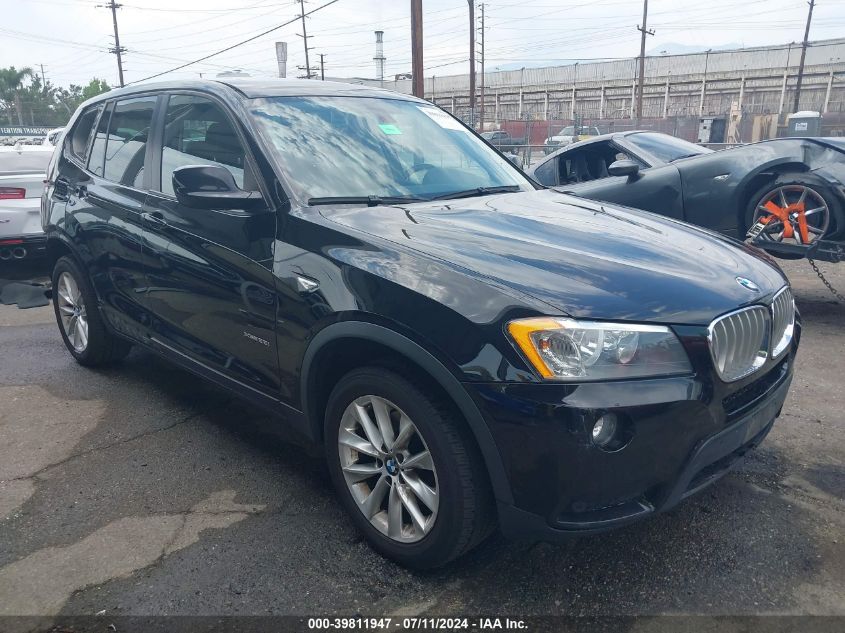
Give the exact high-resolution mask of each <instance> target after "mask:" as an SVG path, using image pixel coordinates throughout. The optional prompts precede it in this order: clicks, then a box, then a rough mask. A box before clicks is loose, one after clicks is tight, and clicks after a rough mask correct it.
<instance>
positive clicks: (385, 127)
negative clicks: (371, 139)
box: [378, 123, 402, 134]
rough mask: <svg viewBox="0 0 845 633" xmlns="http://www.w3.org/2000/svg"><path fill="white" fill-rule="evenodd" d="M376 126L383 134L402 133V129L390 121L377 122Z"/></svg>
mask: <svg viewBox="0 0 845 633" xmlns="http://www.w3.org/2000/svg"><path fill="white" fill-rule="evenodd" d="M378 126H379V127H380V128H381V131H382V132H384V133H385V134H402V130H400V129H399V128H398V127H396V126H395V125H393V124H392V123H379V124H378Z"/></svg>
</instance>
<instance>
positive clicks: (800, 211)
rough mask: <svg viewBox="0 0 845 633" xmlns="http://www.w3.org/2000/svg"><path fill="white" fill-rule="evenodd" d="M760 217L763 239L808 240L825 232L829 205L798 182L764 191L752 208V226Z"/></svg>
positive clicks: (806, 242)
mask: <svg viewBox="0 0 845 633" xmlns="http://www.w3.org/2000/svg"><path fill="white" fill-rule="evenodd" d="M760 221H762V222H763V223H764V224H765V226H764V228H763V230H762V232H761V233H760V237H761V238H762V239H765V240H768V241H773V242H783V241H784V240H788V239H792V240H794V241H795V242H797V243H798V244H811V243H812V242H814V241H815V240H817V239H818V238H820V237H821V236H822V235H824V234H825V233H826V232H827V229H828V227H829V225H830V208H829V207H828V206H827V203H826V202H825V201H824V198H822V196H821V195H820V194H819V193H818V192H817V191H816V190H815V189H813V188H811V187H807V186H805V185H801V184H795V185H784V186H782V187H777V188H775V189H773V190H772V191H770V192H769V193H767V194H766V195H765V196H763V198H762V199H761V200H760V202H759V203H758V204H757V207H756V209H755V210H754V220H753V222H752V223H751V225H752V226H754V225H755V224H757V222H760Z"/></svg>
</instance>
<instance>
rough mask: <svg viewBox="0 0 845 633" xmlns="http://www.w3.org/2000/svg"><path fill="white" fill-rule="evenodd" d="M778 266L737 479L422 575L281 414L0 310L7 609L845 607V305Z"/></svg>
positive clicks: (47, 319) (603, 611) (836, 274)
mask: <svg viewBox="0 0 845 633" xmlns="http://www.w3.org/2000/svg"><path fill="white" fill-rule="evenodd" d="M784 267H785V269H786V270H787V272H788V274H789V276H790V278H791V280H792V282H793V285H794V289H795V294H796V297H797V301H798V304H799V308H800V310H801V313H802V315H803V320H804V337H803V340H802V346H801V350H800V355H799V358H798V364H797V368H796V376H795V380H794V382H793V386H792V390H791V393H790V395H789V398H788V401H787V405H786V407H785V409H784V411H783V415H782V417H781V418H780V419H779V421H778V422H777V423H776V425H775V427H774V429H773V431H772V433H771V434H770V435H769V437H768V438H767V440H766V441H765V442H764V444H763V445H762V446H761V447H760V448H759V449H758V450H756V451H755V452H753V453H751V454H750V455H749V456H748V457H747V458H746V459H745V460H744V461H743V462H742V463H741V464H740V465H739V466H738V467H737V468H736V469H735V470H734V471H733V472H732V473H731V474H729V475H728V476H726V477H725V478H724V479H722V480H721V482H719V483H718V484H716V485H715V486H714V487H711V488H710V489H708V490H707V491H706V492H704V493H702V494H701V495H699V496H697V497H694V498H692V499H689V500H687V501H686V502H684V503H682V504H681V505H680V506H679V507H677V508H676V509H675V510H674V511H672V512H670V513H667V514H664V515H660V516H658V517H655V518H653V519H651V520H648V521H646V522H643V523H640V524H638V525H635V526H632V527H629V528H625V529H621V530H618V531H614V532H611V533H607V534H604V535H599V536H591V537H583V538H577V539H573V540H572V541H571V542H569V543H567V544H565V545H549V544H543V543H539V544H531V543H516V542H510V541H507V540H505V539H504V538H502V537H501V536H498V535H494V536H493V537H491V538H490V539H489V540H488V541H487V542H485V543H484V544H483V545H482V546H480V547H479V548H478V549H476V550H474V551H473V552H472V553H470V554H469V555H468V556H466V557H464V558H462V559H460V560H459V561H456V562H455V563H453V564H451V565H450V566H449V567H447V568H445V569H441V570H438V571H435V572H428V573H414V572H410V571H407V570H405V569H403V568H401V567H398V566H396V565H394V564H392V563H390V562H388V561H386V560H384V559H382V558H381V557H379V556H378V555H377V554H375V553H374V552H373V551H372V550H370V549H369V547H368V546H367V544H366V543H365V542H364V541H363V539H362V538H361V536H360V535H359V534H358V533H356V531H355V530H354V529H353V527H352V525H351V524H350V522H349V521H348V520H347V519H346V517H345V516H344V514H343V512H342V510H341V508H340V506H339V504H338V502H337V500H336V499H335V497H334V494H333V492H332V490H331V486H330V482H329V478H328V475H327V473H326V471H325V468H324V466H323V464H322V463H321V461H320V460H319V459H318V458H316V457H314V456H312V455H310V454H309V452H308V451H307V450H305V449H304V448H303V447H301V446H299V445H298V444H296V443H295V442H293V441H290V439H291V438H286V437H285V436H284V433H283V432H281V431H280V429H279V428H278V424H277V423H275V421H274V420H272V419H270V418H268V417H267V416H265V415H264V414H262V413H260V412H258V411H256V410H254V409H252V408H251V407H250V406H248V405H247V404H245V403H244V402H242V401H240V400H238V399H236V398H234V397H231V396H229V395H228V394H226V393H223V392H221V391H220V390H218V389H216V388H214V387H211V386H209V385H207V384H205V383H204V382H203V381H201V380H200V379H198V378H195V377H193V376H191V375H189V374H187V373H186V372H184V371H181V370H179V369H176V368H174V367H172V366H170V365H168V364H167V363H165V362H164V361H162V360H159V359H158V358H157V357H156V356H154V355H152V354H150V353H147V352H144V351H140V350H134V351H133V352H132V353H131V354H130V356H129V357H128V358H127V359H126V361H125V362H124V363H122V364H121V365H120V366H118V367H116V368H113V369H108V370H90V369H86V368H83V367H80V366H78V365H77V364H76V363H75V362H74V361H73V360H72V358H71V357H70V355H69V354H68V353H67V352H66V351H65V349H64V347H63V345H62V342H61V339H60V337H59V334H58V331H57V329H56V325H55V322H54V318H53V314H52V309H51V308H50V307H43V308H33V309H29V310H18V309H17V308H16V307H15V306H0V615H21V614H33V615H62V616H67V615H94V614H97V613H104V614H105V615H106V617H112V616H119V615H162V614H167V615H176V614H184V615H193V614H206V615H207V614H214V615H247V614H249V615H267V614H276V615H287V614H298V615H328V614H331V615H335V614H342V615H354V614H359V613H363V614H394V615H412V614H428V615H447V614H488V615H489V614H511V615H514V614H517V615H523V616H528V615H546V614H565V615H643V614H663V613H676V614H677V613H680V614H709V615H720V614H722V615H725V614H729V615H737V614H820V615H824V614H827V615H832V614H838V615H845V529H843V528H845V467H844V466H843V461H845V460H843V455H845V420H844V419H843V417H845V416H843V410H844V409H845V407H843V404H845V389H843V384H845V318H843V317H845V305H843V304H840V303H836V302H835V301H834V299H833V297H832V296H831V295H830V294H829V293H828V292H827V290H826V289H825V288H824V286H822V284H821V282H820V281H819V280H818V279H817V278H816V276H815V274H814V273H813V271H812V270H811V269H810V267H809V265H808V264H807V262H803V261H800V262H787V263H786V264H785V265H784ZM823 270H825V271H827V273H828V276H829V278H830V280H831V281H832V282H833V283H834V284H835V285H838V286H839V287H840V288H845V264H839V265H824V266H823ZM2 276H3V275H2V272H0V277H2ZM619 476H620V477H624V476H625V474H624V473H619ZM573 485H577V482H573Z"/></svg>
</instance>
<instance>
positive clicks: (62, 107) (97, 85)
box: [0, 66, 111, 126]
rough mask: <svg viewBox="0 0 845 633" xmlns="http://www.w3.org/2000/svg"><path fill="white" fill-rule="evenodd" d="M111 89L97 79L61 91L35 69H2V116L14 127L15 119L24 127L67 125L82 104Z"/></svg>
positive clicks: (0, 70) (12, 67)
mask: <svg viewBox="0 0 845 633" xmlns="http://www.w3.org/2000/svg"><path fill="white" fill-rule="evenodd" d="M26 79H29V81H28V82H26V81H25V80H26ZM108 90H111V88H110V86H109V85H108V84H107V83H106V82H105V81H104V80H102V79H98V78H97V77H94V78H93V79H91V81H89V82H88V83H87V84H86V85H84V86H77V85H74V84H71V85H70V87H68V88H60V87H58V86H54V85H53V84H52V83H50V81H49V80H45V78H43V77H41V76H39V75H37V74H35V73H34V72H33V71H32V69H31V68H21V69H16V68H15V67H14V66H10V67H9V68H0V116H2V117H4V118H5V119H6V121H7V122H8V123H9V124H10V125H11V124H14V120H15V119H16V120H17V124H18V125H21V126H22V125H25V124H29V125H33V126H39V125H43V126H59V125H64V124H65V123H66V122H67V120H68V119H69V118H70V116H71V115H72V114H73V113H74V111H75V110H76V108H77V107H79V104H81V103H82V102H83V101H86V100H88V99H90V98H92V97H95V96H97V95H98V94H101V93H103V92H107V91H108Z"/></svg>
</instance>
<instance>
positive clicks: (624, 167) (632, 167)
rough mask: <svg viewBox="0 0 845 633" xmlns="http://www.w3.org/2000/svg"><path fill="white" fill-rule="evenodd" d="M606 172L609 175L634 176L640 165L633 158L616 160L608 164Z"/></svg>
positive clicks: (638, 171)
mask: <svg viewBox="0 0 845 633" xmlns="http://www.w3.org/2000/svg"><path fill="white" fill-rule="evenodd" d="M607 173H608V174H610V175H611V176H628V177H629V178H635V177H636V176H637V174H639V173H640V165H639V163H637V162H636V161H633V160H617V161H615V162H613V163H611V164H610V166H609V167H608V168H607Z"/></svg>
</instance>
